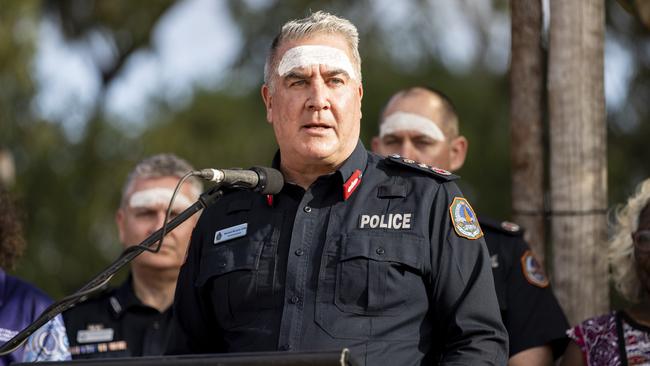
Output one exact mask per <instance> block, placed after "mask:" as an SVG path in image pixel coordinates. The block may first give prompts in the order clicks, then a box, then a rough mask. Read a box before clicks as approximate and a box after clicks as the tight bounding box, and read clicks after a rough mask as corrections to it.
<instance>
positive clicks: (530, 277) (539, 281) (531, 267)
mask: <svg viewBox="0 0 650 366" xmlns="http://www.w3.org/2000/svg"><path fill="white" fill-rule="evenodd" d="M521 270H522V271H523V272H524V277H526V281H528V282H529V283H530V284H531V285H534V286H537V287H541V288H544V287H546V286H548V277H546V273H544V268H542V265H541V264H540V263H539V262H538V261H537V259H535V256H534V255H533V252H531V251H530V250H527V251H526V252H524V254H523V255H522V256H521Z"/></svg>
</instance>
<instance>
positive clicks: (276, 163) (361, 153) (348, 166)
mask: <svg viewBox="0 0 650 366" xmlns="http://www.w3.org/2000/svg"><path fill="white" fill-rule="evenodd" d="M281 161H282V159H281V156H280V150H278V151H277V152H276V153H275V156H274V157H273V163H272V165H271V166H272V167H273V168H275V169H278V170H279V169H280V162H281ZM367 164H368V152H367V151H366V148H365V147H364V146H363V143H362V142H361V140H359V141H358V142H357V146H356V147H355V148H354V151H352V154H350V156H349V157H348V158H347V159H346V160H345V162H343V165H341V167H339V169H338V172H339V173H340V177H341V183H343V182H345V181H347V180H348V179H349V178H350V177H351V176H352V174H354V172H355V171H356V170H360V171H361V172H365V170H366V165H367Z"/></svg>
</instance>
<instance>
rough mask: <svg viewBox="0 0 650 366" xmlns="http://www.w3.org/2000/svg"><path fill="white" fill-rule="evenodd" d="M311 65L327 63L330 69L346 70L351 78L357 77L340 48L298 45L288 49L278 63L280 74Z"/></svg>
mask: <svg viewBox="0 0 650 366" xmlns="http://www.w3.org/2000/svg"><path fill="white" fill-rule="evenodd" d="M311 65H326V66H327V67H329V68H330V69H338V70H343V71H345V72H346V73H347V74H348V76H349V77H350V78H351V79H356V78H357V75H356V72H355V71H354V67H352V63H351V62H350V59H349V58H348V56H347V55H346V54H345V52H343V51H342V50H340V49H338V48H334V47H329V46H318V45H306V46H297V47H293V48H290V49H289V50H287V52H285V53H284V55H283V56H282V60H280V63H279V64H278V75H280V76H285V75H286V74H288V73H289V72H290V71H291V70H293V69H298V68H305V67H309V66H311Z"/></svg>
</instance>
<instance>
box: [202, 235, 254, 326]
mask: <svg viewBox="0 0 650 366" xmlns="http://www.w3.org/2000/svg"><path fill="white" fill-rule="evenodd" d="M265 243H267V240H260V239H258V240H255V239H252V238H249V237H244V238H240V239H236V240H232V241H229V242H226V243H221V244H216V245H215V246H214V247H212V248H210V249H209V250H208V251H206V252H205V253H204V254H203V256H202V257H201V267H200V271H199V276H198V277H197V283H196V285H197V286H198V287H200V288H202V290H203V292H204V293H205V294H206V296H209V298H210V300H211V305H212V306H213V308H214V314H216V318H217V321H218V322H219V324H220V325H221V327H223V329H232V328H236V327H240V326H243V325H246V324H249V323H251V322H253V321H255V320H256V319H257V314H258V312H257V310H258V309H259V308H260V306H263V304H262V303H260V301H259V299H258V298H257V296H258V268H259V266H260V257H261V254H262V250H263V249H264V246H265Z"/></svg>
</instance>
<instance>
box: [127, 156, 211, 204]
mask: <svg viewBox="0 0 650 366" xmlns="http://www.w3.org/2000/svg"><path fill="white" fill-rule="evenodd" d="M192 170H194V167H192V165H190V163H188V162H187V161H186V160H184V159H182V158H179V157H178V156H176V155H174V154H170V153H164V154H157V155H152V156H150V157H148V158H145V159H144V160H142V161H140V162H139V163H138V165H136V166H135V168H133V170H132V171H131V172H130V173H129V176H128V177H127V178H126V182H125V183H124V187H122V200H121V202H120V206H122V207H123V206H124V204H125V203H126V198H127V197H126V195H127V193H128V192H129V190H130V189H131V186H132V185H133V183H134V182H135V181H136V180H138V179H151V178H163V177H178V178H179V179H180V178H182V177H183V176H184V175H185V174H187V173H188V172H190V171H192ZM186 183H187V184H190V185H191V187H192V195H193V197H190V198H193V199H197V198H198V197H199V195H200V194H201V192H202V191H203V184H202V183H201V181H199V180H198V178H196V177H190V178H188V179H187V182H186Z"/></svg>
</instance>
